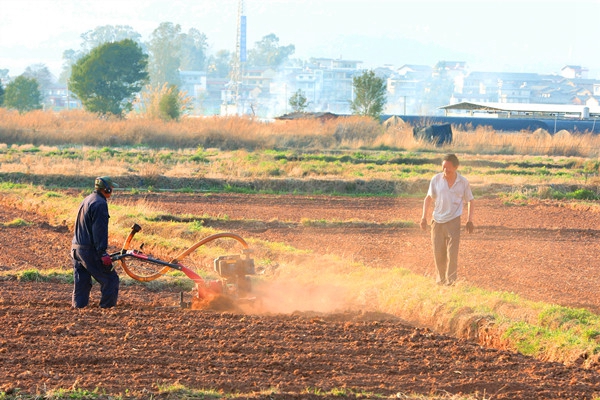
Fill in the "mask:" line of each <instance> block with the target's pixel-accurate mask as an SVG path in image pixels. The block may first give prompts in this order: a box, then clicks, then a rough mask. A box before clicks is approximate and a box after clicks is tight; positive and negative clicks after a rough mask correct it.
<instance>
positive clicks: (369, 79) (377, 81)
mask: <svg viewBox="0 0 600 400" xmlns="http://www.w3.org/2000/svg"><path fill="white" fill-rule="evenodd" d="M352 86H353V87H354V100H352V102H351V103H350V109H351V110H352V113H353V114H356V115H363V116H370V117H373V118H379V117H380V116H381V113H382V112H383V108H384V107H385V103H386V96H385V94H386V84H385V80H384V79H383V78H380V77H378V76H377V75H375V71H373V70H369V71H364V72H363V73H362V75H357V76H354V77H353V78H352Z"/></svg>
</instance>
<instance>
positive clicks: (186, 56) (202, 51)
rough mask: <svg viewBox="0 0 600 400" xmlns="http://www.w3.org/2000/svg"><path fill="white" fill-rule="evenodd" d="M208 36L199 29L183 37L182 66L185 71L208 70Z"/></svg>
mask: <svg viewBox="0 0 600 400" xmlns="http://www.w3.org/2000/svg"><path fill="white" fill-rule="evenodd" d="M207 48H208V42H207V39H206V35H205V34H204V33H201V32H200V31H198V30H197V29H194V28H192V29H190V30H189V31H188V33H184V34H182V36H181V66H180V68H181V69H182V70H184V71H205V70H206V60H207V56H206V49H207Z"/></svg>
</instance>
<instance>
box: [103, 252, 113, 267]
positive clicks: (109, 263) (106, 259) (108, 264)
mask: <svg viewBox="0 0 600 400" xmlns="http://www.w3.org/2000/svg"><path fill="white" fill-rule="evenodd" d="M101 259H102V264H103V265H104V266H105V267H112V259H111V258H110V254H107V253H104V254H102V257H101Z"/></svg>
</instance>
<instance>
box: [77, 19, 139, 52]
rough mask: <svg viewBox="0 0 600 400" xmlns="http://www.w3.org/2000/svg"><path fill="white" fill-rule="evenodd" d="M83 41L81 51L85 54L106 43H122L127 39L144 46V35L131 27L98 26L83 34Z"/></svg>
mask: <svg viewBox="0 0 600 400" xmlns="http://www.w3.org/2000/svg"><path fill="white" fill-rule="evenodd" d="M81 39H82V43H81V50H82V51H83V53H89V52H90V51H91V50H92V49H94V48H96V47H98V46H100V45H103V44H104V43H114V42H120V41H121V40H125V39H131V40H133V41H134V42H136V43H137V44H139V45H140V46H142V41H141V40H142V35H140V34H139V33H138V32H136V31H135V30H133V28H132V27H131V26H129V25H104V26H98V27H96V28H95V29H93V30H90V31H87V32H85V33H84V34H82V35H81ZM142 49H143V46H142Z"/></svg>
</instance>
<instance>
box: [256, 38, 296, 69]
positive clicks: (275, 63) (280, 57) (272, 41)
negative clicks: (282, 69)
mask: <svg viewBox="0 0 600 400" xmlns="http://www.w3.org/2000/svg"><path fill="white" fill-rule="evenodd" d="M295 51H296V47H295V46H294V45H293V44H290V45H288V46H280V45H279V38H278V37H277V36H276V35H275V34H274V33H271V34H269V35H267V36H264V37H263V38H262V39H261V40H260V41H259V42H256V43H255V47H254V48H253V49H251V50H250V51H249V52H248V64H250V65H253V66H255V67H273V68H277V67H279V66H280V65H282V64H283V63H284V62H285V61H286V60H287V59H288V58H289V57H290V56H291V55H292V54H294V52H295Z"/></svg>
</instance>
